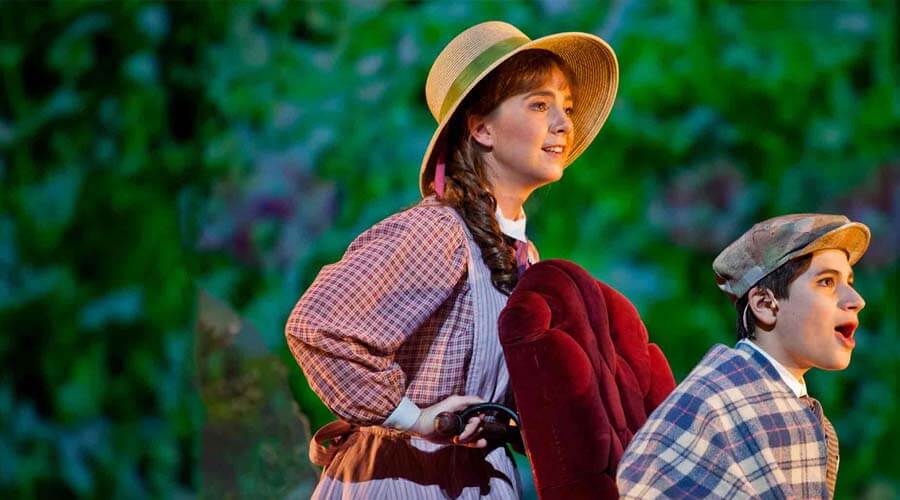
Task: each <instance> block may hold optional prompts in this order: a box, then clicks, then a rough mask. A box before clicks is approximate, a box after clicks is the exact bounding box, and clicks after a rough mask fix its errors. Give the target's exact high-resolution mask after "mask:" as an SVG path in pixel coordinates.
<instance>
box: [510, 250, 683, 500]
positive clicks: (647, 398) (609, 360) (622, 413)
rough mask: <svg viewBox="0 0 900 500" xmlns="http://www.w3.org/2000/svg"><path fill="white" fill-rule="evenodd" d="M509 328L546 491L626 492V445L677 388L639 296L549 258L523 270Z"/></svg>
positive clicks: (517, 385)
mask: <svg viewBox="0 0 900 500" xmlns="http://www.w3.org/2000/svg"><path fill="white" fill-rule="evenodd" d="M499 331H500V341H501V343H502V344H503V350H504V355H505V357H506V363H507V367H508V368H509V374H510V382H511V385H512V390H513V394H514V396H515V401H516V408H517V410H518V413H519V417H520V419H521V424H522V434H523V438H524V441H525V448H526V452H527V453H528V456H529V458H530V460H531V465H532V471H533V473H534V480H535V485H536V487H537V490H538V494H539V495H540V497H541V498H542V499H544V500H547V499H555V498H565V499H575V498H617V497H618V493H617V491H616V483H615V479H616V466H617V465H618V463H619V460H620V458H621V457H622V453H623V451H624V450H625V447H626V446H627V445H628V442H629V441H630V440H631V438H632V436H634V434H635V432H637V430H638V428H640V426H641V425H642V424H643V423H644V421H646V419H647V416H648V415H649V414H650V413H651V412H652V411H653V409H654V408H656V406H658V405H659V403H661V402H662V400H663V399H665V397H666V396H667V395H668V394H669V393H670V392H671V391H672V390H673V389H674V388H675V379H674V377H673V376H672V370H671V369H670V368H669V364H668V362H667V361H666V358H665V356H664V355H663V353H662V351H660V349H659V347H657V346H656V344H652V343H649V342H648V336H647V329H646V328H645V327H644V324H643V322H642V321H641V319H640V317H639V316H638V313H637V310H636V309H635V307H634V305H632V304H631V302H629V301H628V299H626V298H625V296H623V295H622V294H620V293H619V292H617V291H616V290H614V289H613V288H611V287H610V286H608V285H606V284H604V283H602V282H600V281H597V280H595V279H594V278H593V277H591V275H590V274H588V273H587V271H585V270H584V269H582V268H581V267H579V266H577V265H576V264H573V263H571V262H567V261H563V260H547V261H543V262H540V263H538V264H535V265H533V266H532V267H531V268H530V269H529V270H528V271H527V272H526V273H525V274H524V275H523V276H522V279H521V280H520V281H519V284H518V285H517V286H516V289H515V290H514V291H513V293H512V295H511V296H510V298H509V302H507V305H506V308H505V309H504V310H503V312H502V313H501V315H500V320H499Z"/></svg>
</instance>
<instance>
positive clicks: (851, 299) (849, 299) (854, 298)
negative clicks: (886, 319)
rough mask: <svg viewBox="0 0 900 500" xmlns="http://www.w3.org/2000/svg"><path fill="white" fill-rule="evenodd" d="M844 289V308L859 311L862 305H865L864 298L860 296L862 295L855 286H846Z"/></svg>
mask: <svg viewBox="0 0 900 500" xmlns="http://www.w3.org/2000/svg"><path fill="white" fill-rule="evenodd" d="M846 289H847V293H846V296H845V297H844V308H846V309H849V310H851V311H856V312H859V311H861V310H862V308H863V307H866V301H865V299H863V298H862V295H860V294H859V292H857V291H856V289H855V288H853V287H852V286H848V287H847V288H846Z"/></svg>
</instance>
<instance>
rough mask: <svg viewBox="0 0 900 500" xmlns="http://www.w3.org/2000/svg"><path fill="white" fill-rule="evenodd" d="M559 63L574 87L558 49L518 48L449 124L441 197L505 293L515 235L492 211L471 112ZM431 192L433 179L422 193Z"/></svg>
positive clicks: (512, 281) (528, 86)
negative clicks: (503, 228)
mask: <svg viewBox="0 0 900 500" xmlns="http://www.w3.org/2000/svg"><path fill="white" fill-rule="evenodd" d="M555 68H556V69H559V70H560V71H561V72H562V73H563V74H564V75H565V77H566V79H567V80H568V82H569V87H570V88H571V91H572V93H573V96H572V98H573V100H574V99H575V95H574V92H575V90H576V82H575V75H574V73H573V72H572V70H571V69H570V68H569V67H568V66H567V65H566V63H565V62H564V61H563V60H562V59H561V58H560V57H559V56H557V55H556V54H554V53H552V52H550V51H547V50H541V49H533V50H525V51H522V52H520V53H518V54H516V55H514V56H513V57H511V58H509V59H508V60H506V61H504V62H503V63H502V64H500V65H499V66H497V68H495V69H494V70H493V71H492V72H491V73H490V74H489V75H488V76H486V77H485V78H484V79H483V80H482V81H481V82H479V83H478V85H476V86H475V88H474V89H472V91H471V92H470V93H469V95H467V96H466V98H465V99H464V100H463V102H462V104H461V105H460V107H459V109H458V110H457V111H456V113H454V116H453V118H452V119H451V121H450V124H449V126H448V127H447V138H446V141H447V142H446V144H447V158H446V185H445V187H444V196H443V199H442V201H443V202H444V203H445V204H447V205H449V206H451V207H453V208H454V209H455V210H456V211H457V212H459V214H460V215H461V216H462V218H463V220H465V221H466V225H467V226H468V227H469V230H470V231H471V232H472V237H473V238H474V239H475V243H477V244H478V247H479V248H480V249H481V256H482V259H484V263H485V265H487V267H488V269H490V271H491V282H492V283H493V284H494V287H496V288H497V289H498V290H500V291H501V292H503V293H505V294H507V295H509V294H510V293H512V290H513V288H514V287H515V286H516V282H517V281H518V273H517V269H516V262H515V257H514V250H513V244H514V240H513V239H512V238H510V237H508V236H506V235H504V234H503V232H501V231H500V224H499V223H498V222H497V219H496V217H495V213H496V211H497V200H496V198H494V195H493V194H491V190H490V188H491V185H490V182H489V181H488V178H487V174H486V172H485V168H484V162H483V160H482V158H481V154H482V151H483V150H484V148H483V146H481V145H480V144H479V143H478V142H477V141H475V139H473V138H472V135H471V134H470V133H469V130H468V121H469V117H470V116H486V115H488V114H490V113H491V112H492V111H493V110H494V109H496V108H497V106H499V105H500V103H502V102H503V101H504V100H506V99H507V98H509V97H511V96H514V95H518V94H523V93H525V92H529V91H532V90H535V89H537V88H539V87H540V86H541V85H543V84H544V83H545V82H546V81H547V78H548V77H549V75H550V73H551V71H553V69H555ZM432 193H434V184H433V183H432V184H429V185H428V186H427V187H426V188H425V194H426V195H429V194H432Z"/></svg>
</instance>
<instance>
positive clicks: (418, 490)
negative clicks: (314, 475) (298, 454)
mask: <svg viewBox="0 0 900 500" xmlns="http://www.w3.org/2000/svg"><path fill="white" fill-rule="evenodd" d="M519 488H520V485H519V478H518V474H517V472H516V467H515V463H514V462H513V459H512V457H511V456H510V453H509V452H508V451H507V450H506V448H505V447H502V446H501V447H495V448H484V449H477V448H468V447H465V446H453V445H441V444H436V443H432V442H430V441H427V440H424V439H421V438H419V437H413V436H410V435H408V434H404V433H401V432H398V431H394V430H391V429H386V428H384V427H361V428H354V431H353V432H351V433H350V434H349V435H347V436H346V437H345V438H344V439H342V440H341V443H340V445H339V447H338V449H336V450H334V454H333V456H332V457H331V460H330V462H329V463H328V464H327V465H326V466H325V470H324V471H323V472H322V478H321V480H320V481H319V484H318V486H317V487H316V490H315V492H313V496H312V498H314V499H347V498H353V499H356V498H416V499H432V498H433V499H446V498H452V499H469V498H492V499H518V498H519V497H520V491H519Z"/></svg>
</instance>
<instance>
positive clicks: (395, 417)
mask: <svg viewBox="0 0 900 500" xmlns="http://www.w3.org/2000/svg"><path fill="white" fill-rule="evenodd" d="M421 414H422V410H420V409H419V407H418V406H416V404H415V403H413V402H412V400H410V399H409V398H407V397H404V398H403V399H401V400H400V404H399V405H397V408H396V409H395V410H394V412H393V413H391V414H390V415H389V416H388V418H387V419H386V420H385V421H384V423H382V424H381V425H383V426H385V427H390V428H392V429H397V430H401V431H407V430H409V429H411V428H412V426H414V425H416V421H417V420H419V415H421Z"/></svg>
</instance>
